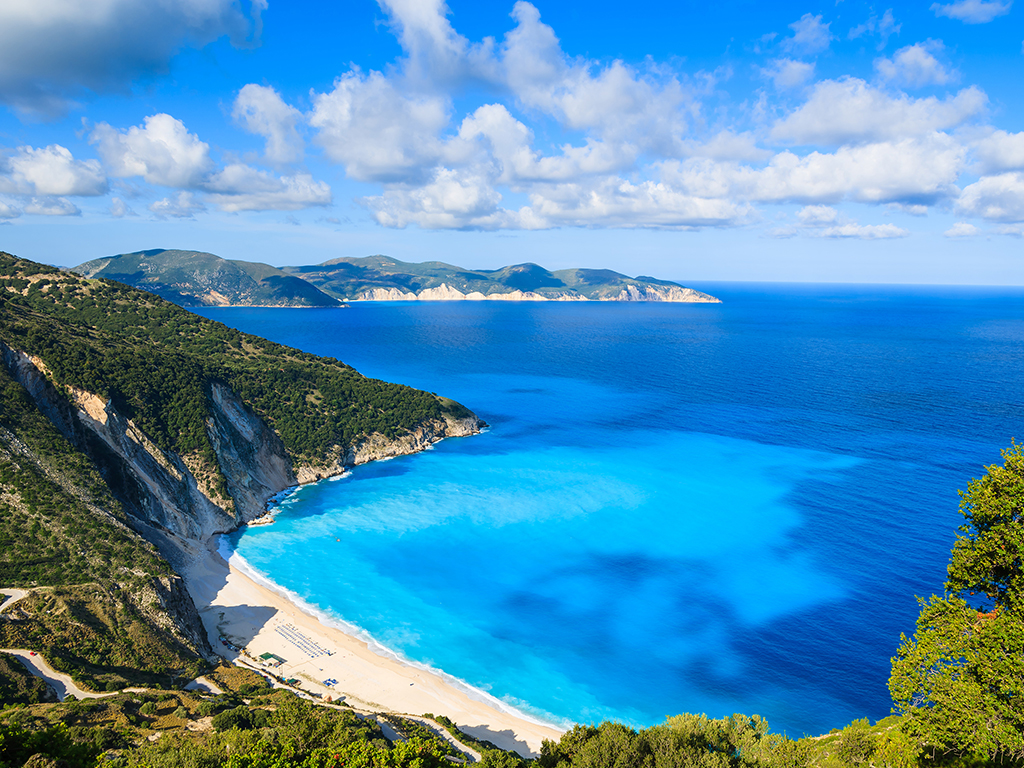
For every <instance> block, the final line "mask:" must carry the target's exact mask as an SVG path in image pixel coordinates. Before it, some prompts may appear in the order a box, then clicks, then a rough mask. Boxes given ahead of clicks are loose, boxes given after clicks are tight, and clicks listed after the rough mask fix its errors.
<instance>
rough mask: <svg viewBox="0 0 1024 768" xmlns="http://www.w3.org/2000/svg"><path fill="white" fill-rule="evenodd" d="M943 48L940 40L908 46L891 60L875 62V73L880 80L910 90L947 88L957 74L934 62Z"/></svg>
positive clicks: (897, 52) (883, 59) (885, 59)
mask: <svg viewBox="0 0 1024 768" xmlns="http://www.w3.org/2000/svg"><path fill="white" fill-rule="evenodd" d="M943 48H944V46H943V44H942V42H941V41H940V40H928V41H926V42H923V43H916V44H914V45H908V46H907V47H906V48H900V49H899V50H898V51H896V53H895V54H893V57H892V58H891V59H887V58H884V57H883V58H879V59H876V60H875V69H876V70H877V71H878V75H879V77H881V78H882V79H883V80H885V81H888V82H892V83H898V84H899V85H904V86H909V87H911V88H922V87H924V86H926V85H946V84H947V83H950V82H953V81H954V80H955V79H956V73H955V72H952V71H950V70H948V69H946V68H945V67H944V66H943V65H942V63H941V62H940V61H939V60H938V59H937V58H935V55H934V54H936V53H941V52H942V50H943Z"/></svg>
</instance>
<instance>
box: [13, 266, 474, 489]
mask: <svg viewBox="0 0 1024 768" xmlns="http://www.w3.org/2000/svg"><path fill="white" fill-rule="evenodd" d="M0 341H5V342H6V343H7V344H9V345H10V346H12V347H15V348H18V349H21V350H23V351H24V352H27V353H29V354H32V355H37V356H38V357H40V358H41V359H42V360H43V361H44V362H45V363H46V365H47V366H48V368H49V369H50V371H51V373H52V374H53V376H54V378H55V379H56V381H57V382H58V383H60V384H65V385H72V386H76V387H79V388H82V389H85V390H88V391H90V392H94V393H96V394H99V395H101V396H103V397H105V398H111V399H113V400H114V402H115V403H116V404H117V405H118V407H119V408H122V409H124V412H125V413H126V414H127V415H128V416H129V417H130V418H132V419H134V420H135V422H136V423H137V424H138V425H139V426H140V427H141V428H142V429H143V430H144V431H145V432H146V433H147V434H149V435H150V437H152V438H153V439H154V440H156V441H157V443H158V444H159V445H160V446H161V447H162V448H165V449H168V450H174V451H177V452H178V453H181V454H199V455H200V456H201V457H204V458H205V460H206V462H207V463H208V464H209V465H210V467H211V470H212V469H214V468H215V466H214V465H215V462H214V459H213V454H212V448H211V447H210V444H209V439H208V438H207V436H206V426H205V424H206V418H207V416H208V402H207V396H208V390H209V387H210V385H211V384H212V383H213V382H218V381H219V382H224V383H226V384H227V385H228V386H230V387H231V388H232V389H233V390H234V391H235V392H236V393H237V394H238V395H240V396H241V397H242V399H243V400H245V401H246V402H247V403H248V404H249V405H250V406H251V407H252V408H253V410H254V411H255V412H256V413H257V414H258V415H259V416H261V417H263V418H264V419H265V420H266V421H267V423H268V424H269V425H270V426H271V427H273V428H274V429H275V430H276V431H277V432H278V434H280V436H281V439H282V440H283V441H284V444H285V447H286V448H287V449H288V451H289V452H290V454H291V455H292V456H293V457H294V458H295V459H296V460H297V461H300V462H308V463H317V462H322V461H325V460H327V459H328V458H329V457H330V456H331V453H332V451H333V450H334V448H335V447H336V446H341V448H343V449H345V448H348V447H350V446H352V445H355V444H357V443H359V442H360V441H361V440H363V439H365V438H366V437H367V436H369V435H372V434H375V433H379V434H382V435H385V436H386V437H396V436H399V435H401V434H404V433H407V432H409V431H411V430H414V429H416V428H417V427H418V426H419V425H420V424H422V423H423V422H424V421H427V420H431V419H442V418H444V417H445V416H449V417H453V418H466V417H469V416H471V415H472V414H471V413H470V412H469V411H468V410H466V409H465V408H464V407H462V406H460V405H459V404H457V403H453V402H452V401H450V400H446V399H444V398H438V397H436V396H434V395H431V394H429V393H426V392H421V391H419V390H415V389H412V388H411V387H405V386H402V385H398V384H389V383H386V382H383V381H377V380H375V379H368V378H366V377H364V376H362V375H360V374H359V373H357V372H356V371H355V370H354V369H352V368H351V367H349V366H347V365H345V364H343V363H341V362H339V361H337V360H334V359H331V358H322V357H317V356H316V355H311V354H307V353H304V352H300V351H298V350H295V349H291V348H289V347H284V346H282V345H280V344H274V343H273V342H270V341H267V340H265V339H261V338H259V337H257V336H250V335H248V334H244V333H240V332H238V331H235V330H232V329H230V328H228V327H227V326H225V325H222V324H221V323H216V322H213V321H211V320H206V319H204V318H201V317H198V316H197V315H194V314H192V313H191V312H188V311H186V310H183V309H181V308H180V307H177V306H175V305H174V304H171V303H169V302H166V301H164V300H162V299H159V298H158V297H156V296H153V295H152V294H148V293H145V292H143V291H140V290H137V289H134V288H130V287H128V286H125V285H121V284H119V283H114V282H111V281H106V280H86V279H84V278H80V277H78V276H76V275H73V274H69V273H63V272H59V271H58V270H54V269H52V268H48V267H44V266H42V265H37V264H33V263H32V262H27V261H23V260H19V259H15V258H14V257H12V256H10V255H8V254H0Z"/></svg>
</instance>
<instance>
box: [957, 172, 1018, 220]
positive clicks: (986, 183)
mask: <svg viewBox="0 0 1024 768" xmlns="http://www.w3.org/2000/svg"><path fill="white" fill-rule="evenodd" d="M956 210H957V211H958V212H960V213H963V214H965V215H967V216H977V217H980V218H982V219H988V220H989V221H999V222H1006V223H1014V222H1019V221H1024V173H1019V172H1018V173H1001V174H999V175H996V176H983V177H982V178H980V179H978V180H977V181H976V182H974V183H973V184H969V185H968V186H966V187H964V190H963V192H962V193H961V194H960V198H959V199H958V200H957V201H956Z"/></svg>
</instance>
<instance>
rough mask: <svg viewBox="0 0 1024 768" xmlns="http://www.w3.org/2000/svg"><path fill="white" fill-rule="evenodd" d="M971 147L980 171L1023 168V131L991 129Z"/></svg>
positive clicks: (995, 171)
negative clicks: (1009, 131) (1012, 131)
mask: <svg viewBox="0 0 1024 768" xmlns="http://www.w3.org/2000/svg"><path fill="white" fill-rule="evenodd" d="M973 149H974V158H975V159H976V160H977V162H978V166H979V169H980V170H981V172H982V173H998V172H1000V171H1021V170H1024V131H1022V132H1020V133H1007V132H1006V131H993V132H992V133H991V134H989V135H988V136H986V137H985V138H983V139H980V140H978V141H977V142H976V143H975V144H974V148H973Z"/></svg>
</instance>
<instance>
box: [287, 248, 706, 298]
mask: <svg viewBox="0 0 1024 768" xmlns="http://www.w3.org/2000/svg"><path fill="white" fill-rule="evenodd" d="M282 269H283V270H284V271H285V272H288V273H289V274H293V275H296V276H298V277H301V278H302V279H303V280H306V281H308V282H310V283H312V284H313V285H315V286H317V287H318V288H320V289H321V290H323V291H324V292H325V293H329V294H331V295H332V296H335V297H337V298H338V299H341V300H345V301H354V300H358V299H362V298H365V297H364V294H365V293H366V292H367V291H373V290H374V289H378V288H379V289H383V290H391V289H397V290H398V291H401V292H403V293H416V294H418V293H419V292H421V291H424V290H429V289H431V288H439V287H440V286H442V285H446V286H448V287H450V288H454V289H455V290H457V291H460V292H461V293H464V294H468V293H472V292H478V293H481V294H483V295H484V296H493V295H495V294H507V293H512V292H514V291H522V292H524V293H527V292H529V293H536V294H539V295H541V296H545V297H549V298H557V297H561V296H568V297H575V298H585V299H588V300H592V301H593V300H611V299H615V298H616V297H619V296H620V295H621V294H622V292H623V291H624V290H627V291H628V289H629V288H630V287H633V288H635V289H638V290H639V291H640V292H641V293H643V292H644V291H646V290H647V289H649V288H654V289H671V288H674V289H678V290H679V291H688V292H689V293H688V295H689V296H690V298H689V299H687V300H692V301H712V302H714V301H717V299H715V298H714V297H712V296H708V295H707V294H702V293H699V292H696V291H690V289H686V288H684V287H683V286H681V285H679V284H678V283H673V282H669V281H667V280H657V279H655V278H652V277H637V278H632V277H628V276H626V275H623V274H620V273H619V272H613V271H612V270H610V269H561V270H556V271H554V272H550V271H548V270H547V269H544V267H541V266H539V265H537V264H516V265H512V266H507V267H502V268H501V269H495V270H472V269H465V268H463V267H458V266H455V265H453V264H446V263H444V262H441V261H426V262H423V263H420V264H412V263H408V262H404V261H399V260H398V259H393V258H391V257H389V256H379V255H378V256H365V257H362V258H347V257H346V258H338V259H331V260H330V261H325V262H324V263H323V264H317V265H312V266H301V267H282ZM634 300H637V299H634Z"/></svg>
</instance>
